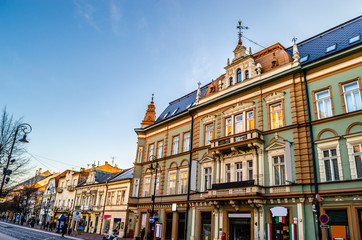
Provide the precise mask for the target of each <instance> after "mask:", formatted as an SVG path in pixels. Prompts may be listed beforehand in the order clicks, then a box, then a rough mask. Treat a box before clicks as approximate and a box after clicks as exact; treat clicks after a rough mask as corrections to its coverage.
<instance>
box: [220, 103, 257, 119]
mask: <svg viewBox="0 0 362 240" xmlns="http://www.w3.org/2000/svg"><path fill="white" fill-rule="evenodd" d="M252 107H254V102H253V101H251V102H244V103H238V104H237V105H236V106H232V107H230V108H228V109H226V110H225V111H224V112H223V113H224V115H225V116H228V115H232V114H235V113H239V112H243V111H245V110H246V109H249V108H252Z"/></svg>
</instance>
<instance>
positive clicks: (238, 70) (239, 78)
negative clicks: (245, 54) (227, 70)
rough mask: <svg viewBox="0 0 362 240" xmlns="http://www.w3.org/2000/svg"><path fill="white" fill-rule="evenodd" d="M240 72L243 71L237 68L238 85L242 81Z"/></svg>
mask: <svg viewBox="0 0 362 240" xmlns="http://www.w3.org/2000/svg"><path fill="white" fill-rule="evenodd" d="M242 72H243V71H241V68H238V69H237V70H236V83H240V82H242V81H243V79H242ZM239 80H240V81H239Z"/></svg>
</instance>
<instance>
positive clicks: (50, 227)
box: [49, 222, 53, 232]
mask: <svg viewBox="0 0 362 240" xmlns="http://www.w3.org/2000/svg"><path fill="white" fill-rule="evenodd" d="M49 231H51V232H53V223H52V222H51V223H50V224H49Z"/></svg>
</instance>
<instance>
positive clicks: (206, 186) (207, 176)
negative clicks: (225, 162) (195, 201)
mask: <svg viewBox="0 0 362 240" xmlns="http://www.w3.org/2000/svg"><path fill="white" fill-rule="evenodd" d="M206 169H208V172H207V173H206V172H205V170H206ZM209 170H210V171H209ZM202 178H203V190H204V192H207V191H208V190H209V189H211V188H212V167H210V166H207V167H204V168H203V169H202ZM206 180H208V181H206Z"/></svg>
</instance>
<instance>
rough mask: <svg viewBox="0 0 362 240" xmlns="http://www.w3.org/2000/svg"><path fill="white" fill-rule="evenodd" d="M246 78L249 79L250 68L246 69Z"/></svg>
mask: <svg viewBox="0 0 362 240" xmlns="http://www.w3.org/2000/svg"><path fill="white" fill-rule="evenodd" d="M245 79H249V71H248V70H246V71H245Z"/></svg>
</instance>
